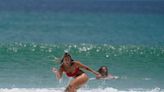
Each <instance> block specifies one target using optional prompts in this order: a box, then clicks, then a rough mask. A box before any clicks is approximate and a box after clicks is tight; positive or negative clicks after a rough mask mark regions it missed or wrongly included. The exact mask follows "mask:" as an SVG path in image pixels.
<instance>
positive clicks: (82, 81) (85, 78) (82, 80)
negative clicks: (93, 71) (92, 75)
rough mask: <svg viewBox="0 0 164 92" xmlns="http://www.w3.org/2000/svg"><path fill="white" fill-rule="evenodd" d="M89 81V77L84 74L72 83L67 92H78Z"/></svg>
mask: <svg viewBox="0 0 164 92" xmlns="http://www.w3.org/2000/svg"><path fill="white" fill-rule="evenodd" d="M87 81H88V76H87V75H86V74H85V73H83V74H81V75H80V76H78V77H76V78H75V79H74V80H72V81H71V82H70V84H69V85H68V87H67V88H66V91H65V92H76V90H77V89H78V88H79V87H80V86H82V85H83V84H85V83H86V82H87Z"/></svg>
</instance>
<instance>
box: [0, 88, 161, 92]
mask: <svg viewBox="0 0 164 92" xmlns="http://www.w3.org/2000/svg"><path fill="white" fill-rule="evenodd" d="M63 91H64V88H11V89H8V88H1V89H0V92H63ZM77 92H164V90H161V89H160V88H154V89H130V90H118V89H114V88H96V89H79V90H78V91H77Z"/></svg>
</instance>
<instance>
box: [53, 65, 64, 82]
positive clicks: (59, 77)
mask: <svg viewBox="0 0 164 92" xmlns="http://www.w3.org/2000/svg"><path fill="white" fill-rule="evenodd" d="M52 72H53V73H55V75H56V78H57V79H58V80H59V79H61V77H62V75H63V70H62V68H61V67H60V69H59V70H57V69H56V68H55V67H53V68H52Z"/></svg>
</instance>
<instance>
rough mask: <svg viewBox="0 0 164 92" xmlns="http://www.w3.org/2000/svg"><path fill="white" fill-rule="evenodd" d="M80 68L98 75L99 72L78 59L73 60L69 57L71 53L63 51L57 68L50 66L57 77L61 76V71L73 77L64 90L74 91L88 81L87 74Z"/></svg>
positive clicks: (66, 91)
mask: <svg viewBox="0 0 164 92" xmlns="http://www.w3.org/2000/svg"><path fill="white" fill-rule="evenodd" d="M81 69H85V70H88V71H90V72H92V73H93V74H95V75H96V77H99V76H100V74H99V73H98V72H96V71H94V70H92V69H91V68H89V67H88V66H86V65H84V64H82V63H80V61H74V60H73V59H72V58H71V55H70V54H68V53H65V54H64V56H63V58H62V60H61V66H60V68H59V70H57V69H56V68H54V67H53V68H52V72H54V73H55V74H56V77H57V79H60V78H61V77H62V74H63V72H65V73H66V75H67V76H68V77H73V78H74V79H73V80H72V81H71V82H70V83H69V85H68V87H67V88H66V89H65V92H76V90H77V89H78V88H80V86H82V85H83V84H85V83H86V82H87V81H88V76H87V74H86V73H84V72H83V71H82V70H81Z"/></svg>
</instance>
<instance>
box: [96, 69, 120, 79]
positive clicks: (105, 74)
mask: <svg viewBox="0 0 164 92" xmlns="http://www.w3.org/2000/svg"><path fill="white" fill-rule="evenodd" d="M98 72H99V73H100V75H101V76H96V79H118V76H113V75H112V74H109V73H108V68H107V66H101V67H100V68H99V70H98Z"/></svg>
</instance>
